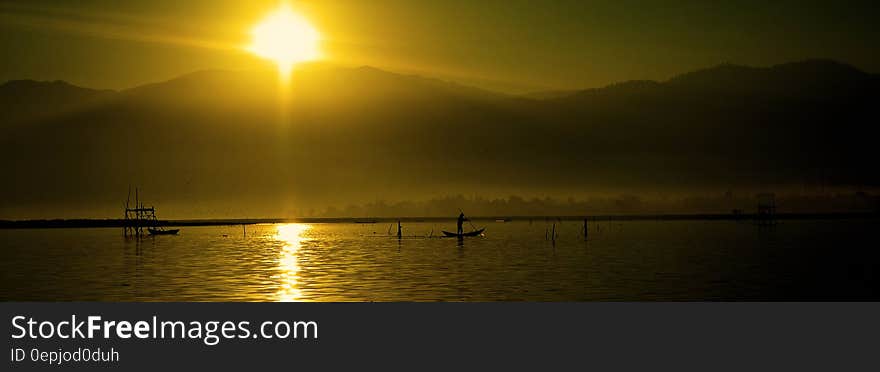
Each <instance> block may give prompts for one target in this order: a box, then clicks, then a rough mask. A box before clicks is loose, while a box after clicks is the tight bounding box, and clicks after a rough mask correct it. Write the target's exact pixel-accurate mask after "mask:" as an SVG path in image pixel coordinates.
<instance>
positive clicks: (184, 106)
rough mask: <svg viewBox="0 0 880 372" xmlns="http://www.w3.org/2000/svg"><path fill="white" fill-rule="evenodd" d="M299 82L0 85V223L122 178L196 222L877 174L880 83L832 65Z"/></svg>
mask: <svg viewBox="0 0 880 372" xmlns="http://www.w3.org/2000/svg"><path fill="white" fill-rule="evenodd" d="M291 87H292V88H291V89H290V91H289V92H287V93H282V92H280V91H279V84H278V81H277V77H276V76H275V75H274V74H272V73H269V72H265V73H263V72H252V71H239V72H236V71H199V72H195V73H192V74H187V75H184V76H181V77H178V78H175V79H171V80H169V81H165V82H159V83H155V84H148V85H143V86H139V87H136V88H133V89H128V90H123V91H118V92H117V91H100V90H91V89H86V88H80V87H75V86H72V85H70V84H67V83H63V82H52V83H43V82H33V81H15V82H8V83H5V84H2V85H0V119H2V123H3V124H2V125H0V134H2V137H0V149H2V150H0V151H2V156H3V160H2V161H0V166H2V167H3V168H4V169H6V170H7V172H11V173H10V174H13V175H15V179H16V182H7V183H2V185H0V192H2V193H3V194H4V195H6V196H7V197H6V198H5V200H4V201H3V202H0V218H17V217H34V216H30V215H28V213H31V212H29V211H35V210H39V209H38V208H37V207H36V206H39V205H46V204H52V205H54V204H60V205H70V206H71V208H95V210H99V211H102V212H101V213H111V212H112V211H115V209H118V208H117V207H118V205H117V204H118V199H119V195H118V194H119V192H120V191H119V190H125V189H127V186H128V185H129V184H133V185H141V186H142V187H144V188H146V189H148V190H151V193H150V194H151V196H153V198H154V199H159V200H161V201H164V202H165V203H168V204H171V205H179V208H182V209H183V208H185V209H186V210H190V211H192V212H191V213H192V214H193V217H242V216H247V215H258V216H289V215H295V214H296V211H295V210H294V209H291V208H312V207H320V206H326V205H344V204H346V203H362V202H363V201H364V200H376V199H377V198H378V199H387V200H392V201H393V200H400V199H420V198H422V197H424V196H435V195H454V194H456V193H464V194H473V193H481V194H482V195H486V196H497V195H507V194H510V193H515V194H521V195H528V194H539V195H540V194H544V195H546V194H553V195H571V194H584V193H593V192H595V193H606V194H608V193H611V194H620V193H624V192H626V193H638V192H645V193H654V194H656V193H667V192H678V193H681V192H696V191H699V190H728V189H751V190H757V189H760V190H767V189H770V190H774V189H792V188H798V189H803V188H805V187H813V186H811V185H815V186H816V187H855V188H865V187H866V188H872V187H877V186H880V176H878V175H877V174H875V173H876V172H873V171H871V169H873V168H874V166H873V163H874V160H873V159H874V158H875V157H876V155H875V154H874V152H875V151H874V146H875V145H874V142H876V141H875V137H873V135H871V133H873V131H874V126H876V122H877V120H876V113H875V111H876V107H878V99H880V93H878V92H880V89H878V88H880V80H878V78H877V75H873V74H868V73H864V72H862V71H859V70H858V69H855V68H853V67H851V66H848V65H845V64H841V63H838V62H834V61H827V60H810V61H802V62H796V63H789V64H783V65H777V66H771V67H766V68H754V67H743V66H735V65H720V66H716V67H713V68H709V69H704V70H698V71H694V72H689V73H685V74H682V75H679V76H676V77H674V78H672V79H670V80H668V81H664V82H656V81H628V82H621V83H618V84H612V85H609V86H606V87H602V88H596V89H585V90H580V91H576V92H569V93H565V94H552V95H546V96H541V97H536V98H532V97H528V96H510V95H506V94H500V93H495V92H490V91H485V90H481V89H478V88H472V87H468V86H464V85H460V84H456V83H449V82H444V81H441V80H436V79H430V78H423V77H419V76H412V75H402V74H396V73H392V72H387V71H383V70H379V69H376V68H372V67H361V68H338V67H332V66H322V65H313V66H304V67H303V68H301V69H298V70H297V71H296V72H295V73H294V76H293V79H292V82H291ZM284 94H287V96H286V99H287V101H286V102H281V101H280V99H281V97H284ZM282 107H283V108H284V109H282ZM282 110H283V112H284V113H283V114H282ZM282 117H283V118H285V119H283V120H288V122H287V123H286V124H283V123H281V122H280V120H282V119H281V118H282ZM57 185H64V189H65V192H63V193H59V192H57V191H56V188H57ZM230 200H232V201H230ZM285 200H286V201H289V202H280V201H285ZM294 206H296V207H294ZM35 208H36V209H35ZM276 209H278V210H276ZM197 211H198V213H197ZM36 217H40V216H36ZM46 217H55V216H46Z"/></svg>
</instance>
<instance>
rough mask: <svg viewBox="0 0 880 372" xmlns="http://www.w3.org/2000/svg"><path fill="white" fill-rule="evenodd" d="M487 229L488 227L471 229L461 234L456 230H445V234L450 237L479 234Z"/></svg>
mask: <svg viewBox="0 0 880 372" xmlns="http://www.w3.org/2000/svg"><path fill="white" fill-rule="evenodd" d="M485 230H486V228H482V229H479V230H474V231H469V232H466V233H461V234H456V233H454V232H449V231H443V235H446V236H448V237H465V236H478V235H480V234H482V233H483V231H485Z"/></svg>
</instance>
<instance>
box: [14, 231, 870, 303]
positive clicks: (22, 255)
mask: <svg viewBox="0 0 880 372" xmlns="http://www.w3.org/2000/svg"><path fill="white" fill-rule="evenodd" d="M476 223H477V224H478V225H480V227H483V226H485V227H486V233H485V236H483V237H475V238H466V239H464V240H462V241H459V240H458V239H455V238H438V237H437V235H438V234H439V233H440V230H441V229H445V230H454V228H455V227H454V222H436V223H435V222H425V223H404V225H403V235H404V237H403V238H402V239H397V237H396V224H395V226H393V228H392V226H390V225H389V223H375V224H372V223H368V224H356V223H315V224H263V225H249V226H247V227H246V228H243V226H241V225H237V226H206V227H182V228H181V231H180V234H179V235H177V236H157V237H145V238H142V239H140V240H138V239H131V238H128V239H127V238H124V237H123V233H122V229H119V228H81V229H75V228H71V229H5V230H0V278H2V284H0V299H2V300H6V301H9V300H15V301H593V300H627V301H632V300H635V301H645V300H650V301H653V300H673V301H679V300H877V299H880V253H878V252H877V249H878V247H880V244H878V238H877V234H875V233H874V232H875V230H876V227H877V221H876V220H873V219H840V220H783V221H780V222H779V223H778V224H777V225H776V226H772V227H767V226H756V225H754V224H752V223H751V222H750V221H740V222H737V221H650V220H641V221H600V222H594V223H591V224H590V226H589V234H588V239H587V240H586V241H585V240H584V237H583V235H582V222H579V221H561V222H560V221H555V220H546V219H543V218H540V219H534V220H532V221H514V222H494V221H477V222H476ZM553 223H556V230H557V233H558V237H557V238H556V240H555V241H553V240H552V239H549V237H548V235H549V233H548V230H552V228H553V227H552V226H553Z"/></svg>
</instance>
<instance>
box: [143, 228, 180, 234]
mask: <svg viewBox="0 0 880 372" xmlns="http://www.w3.org/2000/svg"><path fill="white" fill-rule="evenodd" d="M147 231H148V232H149V233H150V235H177V233H178V232H180V229H171V230H159V229H147Z"/></svg>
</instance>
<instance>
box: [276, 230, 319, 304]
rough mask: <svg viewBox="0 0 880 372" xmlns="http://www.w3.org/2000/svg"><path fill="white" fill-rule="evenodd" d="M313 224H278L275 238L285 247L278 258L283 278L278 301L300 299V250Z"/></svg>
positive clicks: (281, 278)
mask: <svg viewBox="0 0 880 372" xmlns="http://www.w3.org/2000/svg"><path fill="white" fill-rule="evenodd" d="M310 228H311V226H309V225H306V224H300V223H291V224H282V225H278V232H277V233H276V234H275V239H278V240H280V241H282V242H284V247H283V248H282V249H281V253H280V255H279V258H278V269H279V271H280V272H281V273H280V274H279V276H280V280H281V287H280V288H278V301H282V302H291V301H300V300H301V299H302V292H300V289H299V285H298V281H299V271H300V267H299V250H300V248H302V243H303V242H304V241H306V240H307V239H306V238H305V236H304V234H305V232H306V231H308V230H309V229H310Z"/></svg>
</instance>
